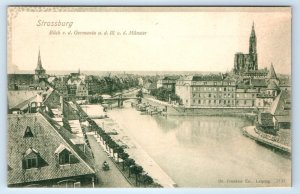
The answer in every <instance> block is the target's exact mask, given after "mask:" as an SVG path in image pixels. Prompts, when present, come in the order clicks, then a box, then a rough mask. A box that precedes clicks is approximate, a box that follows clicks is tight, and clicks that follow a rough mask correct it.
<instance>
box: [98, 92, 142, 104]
mask: <svg viewBox="0 0 300 194" xmlns="http://www.w3.org/2000/svg"><path fill="white" fill-rule="evenodd" d="M131 99H134V100H138V101H141V100H142V99H141V98H140V97H130V96H125V97H123V95H122V94H118V95H115V96H113V97H111V98H105V99H103V102H113V101H118V107H122V106H123V103H124V101H125V100H131Z"/></svg>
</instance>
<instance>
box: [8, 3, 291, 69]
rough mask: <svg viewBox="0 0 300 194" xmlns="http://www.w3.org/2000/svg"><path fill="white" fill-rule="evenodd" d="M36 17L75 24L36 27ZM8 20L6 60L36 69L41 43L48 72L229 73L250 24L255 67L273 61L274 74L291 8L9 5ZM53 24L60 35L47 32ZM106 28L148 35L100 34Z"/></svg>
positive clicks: (245, 44)
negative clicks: (52, 8)
mask: <svg viewBox="0 0 300 194" xmlns="http://www.w3.org/2000/svg"><path fill="white" fill-rule="evenodd" d="M82 9H84V8H82ZM10 11H11V10H10ZM39 20H40V21H45V22H58V21H61V22H73V25H72V26H71V27H70V28H69V27H61V26H60V27H57V26H37V24H38V21H39ZM9 21H10V24H11V25H10V27H9V28H8V29H9V30H10V31H11V33H9V39H8V40H9V41H8V64H9V65H10V66H17V67H18V68H19V69H20V70H33V69H34V68H35V67H36V64H37V55H38V50H39V48H40V51H41V56H42V63H43V66H44V68H45V69H46V70H51V71H52V70H77V69H78V68H80V69H81V70H89V71H90V70H97V71H212V70H213V71H223V72H224V71H227V70H228V71H229V70H231V69H232V68H233V64H234V54H235V53H236V52H244V53H248V49H249V36H250V33H251V26H252V23H253V22H254V25H255V31H256V36H257V52H258V65H259V68H264V67H269V66H270V64H271V63H273V65H274V67H275V70H276V71H277V72H280V73H290V72H291V12H290V9H289V8H263V9H262V8H243V9H241V8H201V9H198V8H181V9H179V8H177V10H176V9H173V10H170V8H164V9H161V10H158V9H155V8H153V9H152V10H149V8H148V10H146V9H145V10H143V9H140V10H132V9H127V10H120V9H119V8H115V10H113V9H108V8H104V9H103V8H102V9H98V10H97V9H96V10H91V11H83V10H79V11H77V12H75V11H74V9H73V11H72V10H71V9H70V10H68V11H65V12H54V11H47V12H40V11H38V12H36V11H28V10H27V11H18V13H17V14H16V10H15V11H12V12H9ZM51 30H56V31H60V35H49V32H50V31H51ZM75 31H77V32H95V33H96V34H98V32H102V35H75ZM105 31H108V32H109V31H115V32H120V33H121V34H123V32H125V31H126V32H127V33H128V32H129V31H138V32H146V34H145V35H114V36H105V35H103V33H104V32H105ZM62 32H71V33H72V35H63V34H62Z"/></svg>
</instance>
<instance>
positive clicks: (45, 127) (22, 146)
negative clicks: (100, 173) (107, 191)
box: [7, 113, 94, 185]
mask: <svg viewBox="0 0 300 194" xmlns="http://www.w3.org/2000/svg"><path fill="white" fill-rule="evenodd" d="M53 122H54V121H53ZM27 126H29V127H30V128H31V129H32V132H33V134H34V137H30V138H23V136H24V132H25V130H26V127H27ZM62 131H64V130H62ZM62 131H60V130H59V128H57V127H56V126H54V125H53V124H52V123H50V122H49V118H45V117H44V115H42V114H41V113H34V114H24V115H8V134H9V137H8V165H9V166H10V168H11V170H9V171H8V179H7V181H8V184H9V185H11V184H19V183H25V182H35V181H42V180H49V179H57V178H63V177H73V176H80V175H85V174H94V170H93V169H92V168H91V166H90V165H88V164H87V162H86V161H85V160H84V159H85V158H84V157H82V155H83V154H82V152H81V153H80V151H79V150H78V149H77V148H76V146H74V145H73V144H72V143H71V141H70V140H69V139H68V138H67V137H66V134H65V132H62ZM61 144H63V145H64V146H65V147H67V148H68V149H69V150H70V151H71V153H72V154H73V155H74V156H75V157H76V158H77V160H78V162H76V163H73V164H70V166H68V167H66V168H63V167H61V166H60V165H59V164H58V161H57V156H56V155H55V151H56V150H57V149H58V148H59V147H60V145H61ZM29 148H31V149H34V150H36V152H38V153H39V156H40V157H41V158H42V159H43V160H45V161H46V163H47V165H45V166H43V167H40V168H37V169H30V170H24V169H23V168H22V159H23V154H24V153H25V152H26V151H27V150H28V149H29Z"/></svg>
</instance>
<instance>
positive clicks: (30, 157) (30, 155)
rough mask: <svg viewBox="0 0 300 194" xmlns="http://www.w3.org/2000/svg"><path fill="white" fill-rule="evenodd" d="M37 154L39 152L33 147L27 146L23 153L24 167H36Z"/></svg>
mask: <svg viewBox="0 0 300 194" xmlns="http://www.w3.org/2000/svg"><path fill="white" fill-rule="evenodd" d="M38 156H39V153H38V151H36V150H35V149H33V148H29V149H28V150H27V151H26V152H25V153H24V159H23V161H22V165H23V168H24V169H31V168H38V166H39V165H38Z"/></svg>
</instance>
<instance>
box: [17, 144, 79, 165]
mask: <svg viewBox="0 0 300 194" xmlns="http://www.w3.org/2000/svg"><path fill="white" fill-rule="evenodd" d="M58 149H59V151H58V152H57V153H55V154H56V157H57V160H58V164H59V165H67V164H71V163H76V161H78V160H76V159H75V157H74V156H73V155H72V153H71V152H70V150H69V149H68V148H66V147H61V146H60V147H59V148H58ZM72 159H73V160H72ZM46 165H47V161H45V160H44V159H43V158H42V157H41V155H40V154H39V152H38V151H36V150H34V149H32V148H29V149H28V150H27V151H26V152H25V154H24V157H23V160H22V166H23V169H31V168H39V167H43V166H46Z"/></svg>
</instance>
